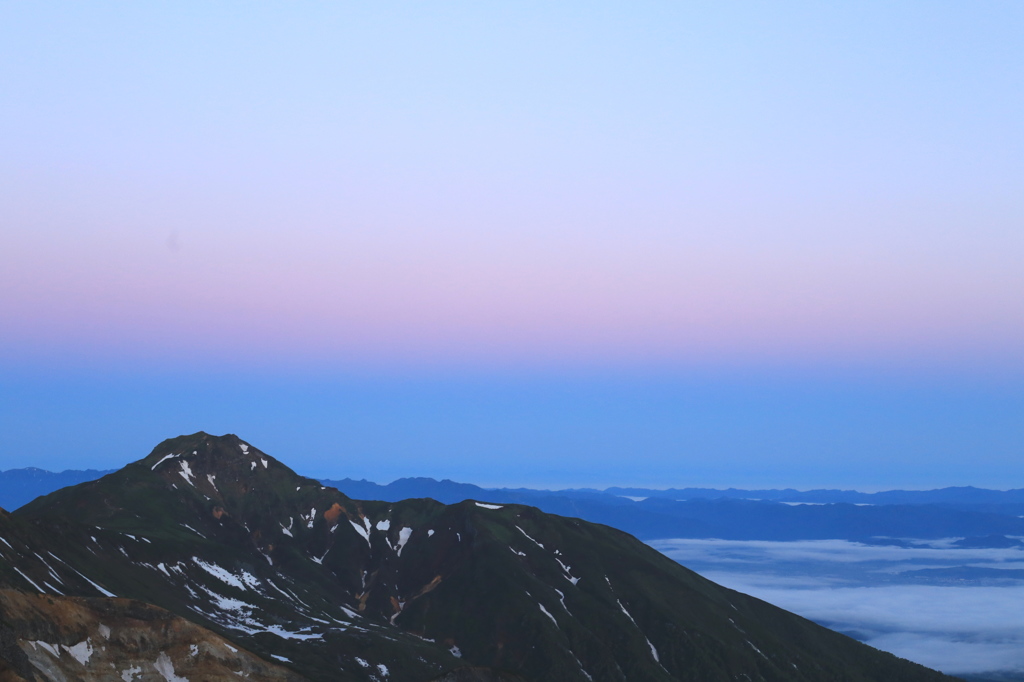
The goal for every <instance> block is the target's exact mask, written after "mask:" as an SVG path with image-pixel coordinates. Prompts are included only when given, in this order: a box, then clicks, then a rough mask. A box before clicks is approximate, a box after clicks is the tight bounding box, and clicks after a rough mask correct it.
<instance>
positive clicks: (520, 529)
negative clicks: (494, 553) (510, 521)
mask: <svg viewBox="0 0 1024 682" xmlns="http://www.w3.org/2000/svg"><path fill="white" fill-rule="evenodd" d="M516 530H518V531H519V532H520V533H522V534H523V535H525V536H526V537H527V539H528V540H529V541H530V542H532V543H533V544H535V545H537V546H538V547H540V548H541V549H544V545H542V544H540V543H539V542H537V541H536V540H534V539H533V538H531V537H530V535H529V533H527V532H526V531H525V530H523V529H522V528H520V527H519V526H516Z"/></svg>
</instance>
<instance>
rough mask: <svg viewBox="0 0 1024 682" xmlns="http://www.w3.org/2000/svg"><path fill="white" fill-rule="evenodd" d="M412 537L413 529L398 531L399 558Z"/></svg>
mask: <svg viewBox="0 0 1024 682" xmlns="http://www.w3.org/2000/svg"><path fill="white" fill-rule="evenodd" d="M411 536H412V528H403V529H402V530H400V531H398V544H397V545H395V553H396V554H398V556H402V548H403V547H405V543H407V542H409V538H410V537H411Z"/></svg>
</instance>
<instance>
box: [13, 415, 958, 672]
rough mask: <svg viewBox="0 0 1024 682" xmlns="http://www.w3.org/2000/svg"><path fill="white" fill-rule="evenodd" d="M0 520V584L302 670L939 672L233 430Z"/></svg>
mask: <svg viewBox="0 0 1024 682" xmlns="http://www.w3.org/2000/svg"><path fill="white" fill-rule="evenodd" d="M0 520H2V521H4V522H5V523H7V524H8V526H9V527H8V526H5V527H0V534H9V535H11V537H12V538H14V539H15V540H18V538H28V537H35V538H40V537H45V538H46V543H44V544H45V546H43V544H40V542H41V541H38V540H33V542H35V543H36V544H29V541H28V540H25V541H24V543H25V544H24V549H23V550H19V551H18V552H12V553H11V554H12V556H11V568H12V569H14V570H16V571H18V574H17V575H15V574H14V573H13V572H8V573H0V577H6V579H7V581H8V583H9V584H10V585H11V586H14V587H17V588H19V589H23V590H32V591H38V592H47V593H51V594H52V593H56V592H57V591H60V592H64V593H65V594H81V595H83V596H96V595H97V594H106V595H107V596H112V595H116V596H118V597H130V598H133V599H137V600H141V601H144V602H148V603H150V604H155V605H157V606H159V607H162V608H164V609H167V610H169V611H171V612H173V613H175V614H178V615H179V616H181V617H183V618H186V619H188V620H191V621H193V622H195V623H197V624H199V625H201V626H203V627H206V628H209V629H212V630H213V631H214V632H216V633H218V634H219V635H220V636H223V637H225V638H227V639H228V640H230V641H232V642H234V643H236V644H238V645H240V646H242V647H244V648H246V649H248V650H250V651H252V652H254V653H256V654H258V655H261V656H264V657H265V658H267V659H270V660H274V661H277V662H280V663H284V664H285V665H287V666H288V667H290V668H292V669H293V670H294V671H296V672H297V673H300V674H301V675H303V676H305V677H307V678H309V679H311V680H339V679H340V680H377V681H378V682H380V681H382V680H385V679H391V680H403V681H404V680H429V679H433V678H438V677H440V676H445V675H449V676H454V677H450V678H446V679H458V676H459V675H463V676H465V678H466V679H471V676H478V677H477V678H478V679H488V678H489V679H507V680H511V679H526V680H579V681H580V682H584V681H591V682H593V681H597V680H601V681H603V680H623V681H625V680H629V681H630V682H635V681H638V680H664V681H667V680H735V679H750V680H766V681H768V680H771V681H775V680H779V681H781V680H801V681H811V680H850V681H851V682H852V681H865V682H866V681H869V680H871V681H879V682H881V681H882V680H885V681H889V680H904V681H906V682H914V681H917V680H920V681H922V682H924V681H931V680H934V681H938V680H944V679H949V678H946V677H945V676H943V675H941V674H939V673H936V672H934V671H931V670H928V669H926V668H923V667H921V666H918V665H916V664H913V663H910V662H907V661H904V660H901V659H897V658H896V657H894V656H892V655H890V654H886V653H883V652H880V651H877V650H875V649H872V648H870V647H868V646H866V645H863V644H860V643H858V642H856V641H854V640H852V639H850V638H848V637H845V636H843V635H840V634H837V633H835V632H832V631H830V630H827V629H825V628H823V627H820V626H818V625H815V624H814V623H811V622H810V621H807V620H805V619H803V618H800V617H798V616H795V615H793V614H790V613H787V612H785V611H783V610H781V609H778V608H776V607H773V606H771V605H769V604H766V603H764V602H761V601H759V600H757V599H754V598H752V597H749V596H746V595H743V594H740V593H738V592H734V591H732V590H728V589H726V588H723V587H720V586H718V585H716V584H714V583H712V582H710V581H708V580H705V579H704V578H701V577H700V576H698V575H697V574H695V573H693V572H691V571H689V570H687V569H685V568H683V567H682V566H679V565H678V564H676V563H675V562H673V561H671V560H670V559H668V558H667V557H665V556H664V555H662V554H660V553H658V552H657V551H655V550H654V549H652V548H650V547H648V546H647V545H644V544H643V543H641V542H639V541H638V540H636V539H634V538H633V537H631V536H629V535H627V534H625V533H622V532H620V531H616V530H613V529H611V528H608V527H605V526H600V525H597V524H591V523H587V522H584V521H581V520H579V519H571V518H563V517H559V516H554V515H549V514H544V513H542V512H541V511H539V510H537V509H535V508H533V507H528V506H521V505H508V504H504V505H503V504H494V503H490V502H488V501H485V500H467V501H465V502H461V503H459V504H454V505H447V506H446V505H443V504H440V503H438V502H435V501H433V500H429V499H416V500H405V501H403V502H396V503H388V502H374V501H358V500H353V499H350V498H349V497H347V496H345V495H343V494H342V493H340V492H339V491H337V490H335V489H333V488H330V487H327V486H323V485H321V484H320V483H318V482H317V481H314V480H312V479H308V478H304V477H302V476H299V475H298V474H296V473H295V472H293V471H292V470H291V469H289V468H288V467H287V466H285V465H284V464H282V463H281V462H279V461H277V460H276V459H274V458H272V457H270V456H269V455H267V454H266V453H264V452H262V451H260V450H259V449H258V448H256V447H254V446H252V445H250V444H248V443H246V442H245V441H242V440H240V439H239V438H238V437H236V436H233V435H227V436H221V437H216V436H211V435H209V434H205V433H197V434H193V435H190V436H182V437H179V438H175V439H171V440H168V441H164V442H163V443H161V444H160V445H158V446H157V447H156V448H155V449H154V450H153V452H152V453H150V454H149V455H148V456H147V457H145V458H143V459H141V460H139V461H137V462H135V463H133V464H129V465H128V466H126V467H125V468H123V469H121V470H120V471H117V472H115V473H113V474H109V475H107V476H105V477H103V478H101V479H99V480H97V481H92V482H89V483H83V484H80V485H77V486H74V487H71V488H65V489H63V490H59V491H57V492H55V493H52V494H51V495H48V496H46V497H43V498H39V499H37V500H35V501H34V502H32V503H30V504H28V505H26V506H24V507H22V508H21V509H19V510H18V511H17V513H16V514H14V515H11V516H5V517H3V519H0ZM15 536H17V537H15ZM5 537H6V535H5ZM18 541H19V542H20V541H21V540H18ZM11 546H12V549H13V548H14V547H21V546H22V545H16V544H13V543H12V545H11ZM6 556H7V555H5V557H6ZM44 556H45V557H52V558H48V559H46V560H42V557H44ZM469 666H476V667H477V668H470V667H469ZM480 666H483V667H484V668H486V669H487V670H485V671H481V670H480V669H479V667H480ZM460 670H461V671H462V672H459V671H460ZM480 675H484V677H483V678H479V676H480Z"/></svg>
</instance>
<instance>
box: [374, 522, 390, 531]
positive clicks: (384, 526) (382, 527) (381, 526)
mask: <svg viewBox="0 0 1024 682" xmlns="http://www.w3.org/2000/svg"><path fill="white" fill-rule="evenodd" d="M377 530H382V531H384V532H385V533H386V532H388V531H389V530H391V519H384V520H383V521H378V522H377Z"/></svg>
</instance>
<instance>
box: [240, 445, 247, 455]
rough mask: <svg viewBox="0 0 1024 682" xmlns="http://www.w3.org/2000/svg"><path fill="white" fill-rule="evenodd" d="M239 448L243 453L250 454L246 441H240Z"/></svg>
mask: <svg viewBox="0 0 1024 682" xmlns="http://www.w3.org/2000/svg"><path fill="white" fill-rule="evenodd" d="M238 449H239V450H241V451H242V454H243V455H248V454H249V446H248V445H246V444H245V443H239V444H238Z"/></svg>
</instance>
